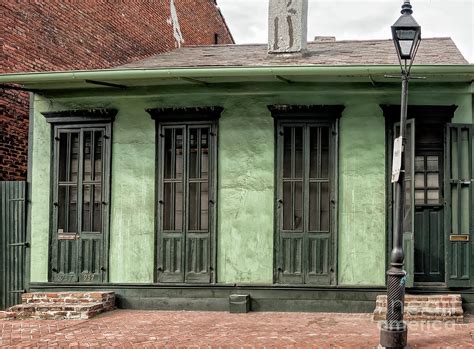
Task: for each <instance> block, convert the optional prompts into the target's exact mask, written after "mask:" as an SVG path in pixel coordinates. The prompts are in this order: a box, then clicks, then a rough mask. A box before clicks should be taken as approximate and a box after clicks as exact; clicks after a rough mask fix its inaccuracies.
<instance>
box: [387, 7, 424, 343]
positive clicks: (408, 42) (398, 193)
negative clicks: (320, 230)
mask: <svg viewBox="0 0 474 349" xmlns="http://www.w3.org/2000/svg"><path fill="white" fill-rule="evenodd" d="M401 13H402V15H401V16H400V18H399V19H398V20H397V21H396V22H395V24H394V25H393V26H392V37H393V42H394V44H395V48H396V50H397V55H398V60H399V62H400V67H401V78H402V99H401V112H400V137H399V138H398V140H396V141H395V144H394V162H393V168H392V182H394V183H395V209H394V212H395V213H394V222H395V226H394V230H393V249H392V253H391V255H390V268H389V270H388V271H387V321H386V322H385V323H384V324H383V325H382V328H381V330H380V345H381V346H383V347H386V348H403V347H405V346H406V345H407V326H406V324H405V323H404V322H403V307H404V301H405V280H406V279H405V276H406V272H405V271H404V270H403V260H404V258H405V256H404V253H403V216H404V207H405V195H404V193H405V191H404V189H405V188H404V185H403V183H404V177H405V176H404V171H405V164H404V159H403V158H404V156H403V155H404V148H405V144H406V138H405V134H406V121H407V103H408V100H407V97H408V80H409V79H410V69H411V66H412V64H413V61H414V59H415V55H416V52H417V50H418V47H419V45H420V41H421V27H420V26H419V25H418V23H417V22H416V21H415V19H414V18H413V17H412V15H411V14H412V13H413V11H412V6H411V4H410V1H409V0H405V2H404V3H403V5H402V11H401ZM397 160H398V161H397ZM397 164H398V165H397ZM398 166H399V167H398Z"/></svg>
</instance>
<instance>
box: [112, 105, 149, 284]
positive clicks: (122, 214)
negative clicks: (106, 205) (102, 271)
mask: <svg viewBox="0 0 474 349" xmlns="http://www.w3.org/2000/svg"><path fill="white" fill-rule="evenodd" d="M114 107H115V108H117V109H118V110H119V113H118V114H117V116H116V120H115V122H114V124H113V134H112V186H111V193H112V194H111V195H112V198H111V219H110V231H111V232H113V233H111V234H110V250H109V253H110V258H109V269H110V273H109V281H110V282H153V265H154V243H155V235H154V221H155V220H154V216H155V215H154V209H155V186H154V183H155V123H154V122H153V120H152V119H151V118H150V115H149V114H147V113H146V112H145V110H144V107H143V106H142V105H141V104H140V103H139V102H138V103H131V102H130V101H119V102H116V103H115V104H114Z"/></svg>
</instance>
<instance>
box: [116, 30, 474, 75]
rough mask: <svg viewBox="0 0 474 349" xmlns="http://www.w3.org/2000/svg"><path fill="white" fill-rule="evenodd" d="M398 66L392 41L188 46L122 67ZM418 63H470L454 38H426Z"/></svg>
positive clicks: (420, 50) (418, 55) (420, 49)
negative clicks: (284, 49)
mask: <svg viewBox="0 0 474 349" xmlns="http://www.w3.org/2000/svg"><path fill="white" fill-rule="evenodd" d="M366 64H369V65H370V64H381V65H385V64H398V60H397V56H396V53H395V48H394V46H393V42H392V40H368V41H333V42H331V41H323V42H309V43H308V50H307V52H306V53H305V54H304V55H301V54H294V55H273V54H268V53H267V45H266V44H263V45H261V44H252V45H213V46H187V47H182V48H179V49H177V50H174V51H171V52H168V53H163V54H159V55H156V56H153V57H151V58H148V59H144V60H141V61H137V62H133V63H129V64H126V65H123V66H121V67H119V68H124V69H133V68H147V69H153V68H166V67H169V68H172V67H174V68H176V67H216V66H224V67H244V66H247V67H250V66H290V65H366ZM415 64H427V65H430V64H468V62H467V61H466V59H465V58H464V57H463V55H462V54H461V52H460V51H459V50H458V48H457V47H456V45H455V44H454V42H453V41H452V40H451V38H432V39H424V40H422V42H421V44H420V48H419V50H418V54H417V56H416V60H415Z"/></svg>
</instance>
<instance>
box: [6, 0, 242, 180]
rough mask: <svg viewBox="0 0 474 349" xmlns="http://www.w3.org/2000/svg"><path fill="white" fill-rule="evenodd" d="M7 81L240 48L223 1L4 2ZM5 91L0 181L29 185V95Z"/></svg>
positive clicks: (7, 87) (9, 87)
mask: <svg viewBox="0 0 474 349" xmlns="http://www.w3.org/2000/svg"><path fill="white" fill-rule="evenodd" d="M0 15H1V18H2V35H1V39H2V41H3V42H2V57H1V59H0V73H12V72H22V71H24V72H27V71H28V72H29V71H57V70H77V69H98V68H108V67H113V66H118V65H122V64H125V63H129V62H132V61H135V60H140V59H143V58H146V57H148V56H151V55H154V54H157V53H160V52H165V51H169V50H172V49H174V48H175V47H178V46H185V45H209V44H216V43H219V44H231V43H234V41H233V38H232V35H231V33H230V31H229V29H228V27H227V25H226V23H225V20H224V18H223V16H222V14H221V12H220V10H219V8H218V7H217V3H216V1H215V0H157V1H127V2H125V1H114V2H95V1H81V2H52V1H43V2H16V1H7V2H3V3H2V5H1V6H0ZM11 87H12V86H2V87H1V88H0V92H1V95H0V121H1V126H0V161H1V164H0V180H23V179H26V171H27V155H28V146H27V144H28V107H29V98H28V92H26V91H21V90H15V89H12V88H11Z"/></svg>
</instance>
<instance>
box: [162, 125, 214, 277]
mask: <svg viewBox="0 0 474 349" xmlns="http://www.w3.org/2000/svg"><path fill="white" fill-rule="evenodd" d="M214 127H215V125H213V124H207V123H190V124H188V125H176V126H171V125H169V126H168V125H162V126H160V142H159V147H160V148H159V149H161V153H160V158H159V165H158V166H159V173H160V175H159V183H158V186H159V188H160V190H159V206H158V215H159V217H160V219H159V227H158V282H174V283H178V282H186V283H209V282H211V274H212V270H211V268H212V258H213V257H212V256H213V253H214V251H213V243H212V241H213V236H214V229H215V226H214V221H215V220H214V218H215V217H214V216H215V189H214V181H215V178H214V177H215V168H216V167H215V163H216V158H215V157H216V154H215V151H214V148H215V143H216V137H215V130H214Z"/></svg>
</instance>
